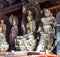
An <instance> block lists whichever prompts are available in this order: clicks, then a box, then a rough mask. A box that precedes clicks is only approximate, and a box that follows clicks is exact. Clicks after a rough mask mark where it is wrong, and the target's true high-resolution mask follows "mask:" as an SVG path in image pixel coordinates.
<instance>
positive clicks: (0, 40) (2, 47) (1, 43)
mask: <svg viewBox="0 0 60 57" xmlns="http://www.w3.org/2000/svg"><path fill="white" fill-rule="evenodd" d="M8 48H9V45H8V43H7V42H6V38H5V34H4V33H3V29H2V27H0V52H6V51H7V50H8Z"/></svg>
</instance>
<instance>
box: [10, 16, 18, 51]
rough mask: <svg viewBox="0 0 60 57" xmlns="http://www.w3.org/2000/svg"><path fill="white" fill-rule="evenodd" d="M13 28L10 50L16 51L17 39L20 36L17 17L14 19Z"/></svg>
mask: <svg viewBox="0 0 60 57" xmlns="http://www.w3.org/2000/svg"><path fill="white" fill-rule="evenodd" d="M12 25H13V26H12V28H11V32H10V49H11V50H15V39H16V37H17V35H18V26H17V20H16V18H15V17H13V19H12Z"/></svg>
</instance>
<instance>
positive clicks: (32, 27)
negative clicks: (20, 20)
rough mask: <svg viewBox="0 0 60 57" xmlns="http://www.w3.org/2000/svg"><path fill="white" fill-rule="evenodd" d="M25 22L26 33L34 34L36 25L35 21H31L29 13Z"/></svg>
mask: <svg viewBox="0 0 60 57" xmlns="http://www.w3.org/2000/svg"><path fill="white" fill-rule="evenodd" d="M27 21H28V22H27V24H26V30H27V33H30V32H34V31H35V29H36V24H35V21H34V20H33V19H32V16H31V11H29V13H28V16H27Z"/></svg>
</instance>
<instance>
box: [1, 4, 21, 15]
mask: <svg viewBox="0 0 60 57" xmlns="http://www.w3.org/2000/svg"><path fill="white" fill-rule="evenodd" d="M21 8H22V4H21V3H18V4H16V5H12V6H10V7H6V8H4V9H1V10H0V12H1V13H2V14H7V13H11V12H14V11H17V10H20V9H21Z"/></svg>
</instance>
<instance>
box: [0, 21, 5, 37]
mask: <svg viewBox="0 0 60 57" xmlns="http://www.w3.org/2000/svg"><path fill="white" fill-rule="evenodd" d="M0 26H1V27H2V28H3V33H4V34H5V36H6V25H5V24H4V20H1V24H0Z"/></svg>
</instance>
